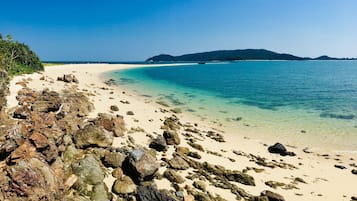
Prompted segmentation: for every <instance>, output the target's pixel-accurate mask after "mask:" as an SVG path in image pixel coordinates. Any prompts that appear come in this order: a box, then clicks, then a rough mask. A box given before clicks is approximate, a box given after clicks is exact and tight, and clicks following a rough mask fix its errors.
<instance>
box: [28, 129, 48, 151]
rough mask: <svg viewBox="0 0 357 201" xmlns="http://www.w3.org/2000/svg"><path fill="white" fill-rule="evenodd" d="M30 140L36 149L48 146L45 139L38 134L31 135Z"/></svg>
mask: <svg viewBox="0 0 357 201" xmlns="http://www.w3.org/2000/svg"><path fill="white" fill-rule="evenodd" d="M30 140H31V141H32V142H33V143H34V145H35V147H36V148H37V149H42V148H45V147H47V146H49V141H48V139H47V137H46V136H44V135H42V134H41V133H38V132H34V133H33V134H32V135H31V137H30Z"/></svg>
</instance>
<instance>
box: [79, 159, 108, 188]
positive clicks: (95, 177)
mask: <svg viewBox="0 0 357 201" xmlns="http://www.w3.org/2000/svg"><path fill="white" fill-rule="evenodd" d="M72 170H73V173H74V174H75V175H77V176H78V177H79V179H81V181H83V182H84V183H86V184H90V185H96V184H99V183H101V182H103V179H104V172H103V170H102V168H101V167H100V163H99V162H98V161H97V160H96V159H95V157H94V156H93V155H92V154H88V155H85V156H84V158H83V159H80V160H78V161H77V162H74V163H73V164H72Z"/></svg>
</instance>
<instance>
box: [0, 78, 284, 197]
mask: <svg viewBox="0 0 357 201" xmlns="http://www.w3.org/2000/svg"><path fill="white" fill-rule="evenodd" d="M0 75H1V74H0ZM62 78H63V79H62ZM62 78H61V79H60V80H62V81H65V82H74V81H73V79H74V78H75V77H74V76H68V75H64V76H63V77H62ZM3 90H4V89H3ZM0 95H1V94H0ZM0 98H1V97H0ZM17 100H18V102H19V104H18V106H17V107H16V108H15V109H14V112H13V113H12V114H11V116H12V117H13V119H11V118H7V117H6V115H4V113H3V112H2V113H1V114H3V115H0V118H1V119H0V120H1V121H0V122H6V125H4V126H2V127H0V131H1V133H0V160H1V162H0V167H1V168H0V186H1V191H0V200H73V201H75V200H82V201H87V200H88V201H89V200H96V201H109V200H138V201H176V200H177V201H181V200H186V201H189V200H205V201H210V200H212V201H214V200H217V201H222V200H224V199H223V198H221V197H220V196H219V195H215V194H213V193H212V192H210V191H209V190H208V189H209V188H208V186H214V187H216V188H222V189H229V190H230V191H231V192H232V193H233V194H234V195H235V196H236V199H237V200H241V199H245V200H252V201H253V200H284V198H282V197H281V196H280V195H278V194H275V193H273V192H270V191H264V192H262V194H261V195H259V196H254V195H251V194H249V193H247V192H246V191H245V190H243V189H242V188H240V187H239V186H238V185H237V184H236V183H239V184H240V185H245V186H255V179H254V178H253V177H252V176H251V175H249V174H248V173H246V172H244V171H240V170H235V169H227V168H225V167H223V166H220V165H215V164H210V163H208V162H202V161H200V160H198V159H200V158H201V154H202V153H204V152H207V153H209V151H208V150H206V149H205V148H203V146H202V145H200V144H199V143H197V140H196V139H195V138H194V137H193V136H192V135H191V134H188V133H195V134H197V135H200V136H201V137H207V138H210V139H212V140H215V141H217V142H224V139H223V136H222V135H221V134H218V133H216V132H213V131H209V132H207V134H206V135H204V134H202V133H200V131H199V130H198V129H194V128H186V129H185V130H184V129H183V125H182V124H181V123H180V121H179V119H178V118H177V117H176V116H171V117H168V118H166V119H165V120H164V121H163V125H162V129H163V132H162V134H160V135H157V136H156V137H152V138H151V141H150V143H149V145H148V146H146V147H145V146H139V145H135V142H134V140H133V138H132V137H131V136H126V135H125V133H126V129H125V122H124V119H123V117H122V116H119V115H116V116H114V115H110V114H105V113H100V114H98V115H97V117H95V118H88V114H89V112H90V111H92V110H93V104H92V103H90V102H89V100H88V98H87V96H86V95H85V94H84V93H81V92H77V91H76V90H72V89H71V90H63V91H62V92H60V93H59V92H55V91H50V90H48V89H44V90H42V91H34V90H31V89H29V88H26V87H24V88H23V89H21V90H20V91H19V92H18V96H17ZM116 109H119V108H116ZM116 109H115V110H116ZM183 130H184V131H185V132H186V134H185V135H182V133H181V132H182V131H183ZM180 136H186V138H183V137H182V139H181V138H180ZM116 137H127V138H128V139H129V140H128V141H130V143H129V142H128V146H122V147H113V142H114V140H115V138H116ZM185 143H186V144H187V146H186V145H185ZM182 144H184V145H182ZM189 147H190V148H189ZM150 148H151V149H150ZM168 150H176V152H173V153H172V154H171V156H170V155H169V154H167V153H168ZM160 152H161V153H160ZM158 153H160V154H162V156H163V157H162V160H161V161H159V160H158V159H157V155H158ZM166 154H167V155H166ZM254 160H257V161H258V159H256V158H254ZM262 161H264V160H263V159H262ZM264 164H265V163H264ZM266 164H267V165H268V163H266ZM275 165H276V164H275ZM160 168H163V169H161V170H162V171H159V169H160ZM188 170H190V171H192V172H191V173H190V174H189V175H188V176H186V177H183V175H181V172H182V171H188ZM160 172H161V173H162V172H163V173H162V175H161V173H160ZM109 176H112V178H114V183H113V186H109V187H108V186H107V185H106V184H105V182H104V180H105V178H106V177H109ZM159 178H164V179H167V180H168V181H169V182H171V184H172V187H173V188H171V189H170V190H168V189H162V190H159V189H158V188H157V187H156V185H155V179H159ZM188 180H189V181H190V182H192V186H187V185H186V184H185V183H186V182H187V181H188ZM180 185H181V186H180ZM183 185H185V186H183ZM172 189H174V190H172Z"/></svg>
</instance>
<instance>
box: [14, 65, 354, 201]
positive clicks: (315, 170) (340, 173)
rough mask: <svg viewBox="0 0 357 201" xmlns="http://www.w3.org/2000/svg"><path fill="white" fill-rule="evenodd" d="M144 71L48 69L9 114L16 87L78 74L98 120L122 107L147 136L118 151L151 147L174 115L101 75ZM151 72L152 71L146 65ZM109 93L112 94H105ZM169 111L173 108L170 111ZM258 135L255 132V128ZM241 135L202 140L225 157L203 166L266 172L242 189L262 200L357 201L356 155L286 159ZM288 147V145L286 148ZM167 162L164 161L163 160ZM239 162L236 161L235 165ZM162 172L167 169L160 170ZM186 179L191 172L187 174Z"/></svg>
mask: <svg viewBox="0 0 357 201" xmlns="http://www.w3.org/2000/svg"><path fill="white" fill-rule="evenodd" d="M138 66H142V65H127V64H76V65H61V66H50V67H46V68H45V72H43V73H41V74H38V73H35V74H31V75H24V76H18V77H15V78H14V79H13V80H12V81H11V84H10V91H11V94H10V95H9V97H8V108H9V110H11V109H10V108H12V107H15V106H16V105H17V101H16V98H15V97H16V93H17V91H18V90H19V89H20V88H21V87H20V86H19V85H16V82H18V81H21V80H23V79H28V78H31V79H30V82H29V84H28V87H30V88H34V89H37V90H42V89H43V88H49V89H51V90H57V91H59V90H61V89H64V88H66V87H70V86H73V85H76V84H66V83H64V82H59V81H56V79H57V77H58V76H62V75H63V74H73V75H75V76H76V77H77V78H78V80H79V84H77V87H78V89H79V90H86V91H88V92H91V93H93V94H94V96H90V100H91V101H92V102H93V103H94V105H95V110H94V111H93V112H92V113H91V114H90V116H91V117H95V116H96V115H97V113H102V112H107V113H110V112H111V111H110V106H111V105H117V106H118V107H119V111H118V112H114V114H119V115H122V116H124V120H125V122H126V125H127V128H128V130H130V129H131V128H142V129H144V131H145V132H134V133H130V134H129V133H128V134H126V136H124V137H122V138H116V139H115V141H114V146H118V147H119V146H121V143H125V142H126V140H127V136H128V135H130V136H132V137H133V138H134V139H135V142H136V144H139V145H142V146H146V147H147V146H148V144H149V138H148V137H146V133H149V134H155V133H157V134H162V132H163V131H162V130H161V129H160V127H161V126H162V123H163V122H162V120H164V119H165V117H169V116H171V115H172V114H173V113H171V112H166V113H162V112H161V111H160V108H164V107H163V106H161V105H159V104H157V103H155V101H153V99H150V98H148V97H144V96H139V95H137V94H135V93H134V92H130V91H128V90H127V89H125V87H123V86H115V87H114V86H110V87H108V86H107V85H106V84H104V82H103V81H104V80H103V79H104V78H102V77H101V74H102V73H104V72H107V71H113V70H120V69H125V68H135V67H138ZM146 66H149V65H146ZM42 76H45V79H44V80H40V77H42ZM103 88H109V89H103ZM121 100H122V101H129V103H130V104H124V103H122V102H120V101H121ZM164 109H168V108H164ZM127 111H133V112H134V115H127V114H126V112H127ZM177 116H178V117H179V118H180V121H181V122H182V123H184V124H185V123H190V124H192V125H193V124H194V123H197V124H198V127H197V128H199V129H200V130H202V131H208V130H214V129H218V130H219V129H221V128H220V127H217V126H216V125H214V124H212V123H211V122H208V121H205V120H201V119H199V118H195V117H192V115H189V114H185V113H182V114H178V115H177ZM251 129H254V128H251ZM243 136H244V135H243V134H242V133H241V132H240V131H237V132H232V131H230V132H225V133H224V138H225V140H226V142H225V143H219V142H216V141H214V140H212V139H210V138H202V141H199V142H198V143H199V144H201V145H202V146H203V147H204V148H205V150H210V151H215V152H218V153H220V154H222V156H221V157H218V156H215V155H212V154H207V152H200V151H199V154H200V155H201V156H202V159H201V161H208V162H209V163H212V164H218V165H222V166H224V167H226V168H227V169H234V170H243V169H245V168H246V167H255V168H263V169H264V171H263V172H261V173H256V172H255V171H253V170H251V171H248V174H250V175H252V176H253V177H254V178H255V182H256V186H245V185H242V184H238V183H237V185H238V186H239V187H241V188H243V189H245V190H246V191H248V192H249V193H251V194H254V195H259V194H260V192H262V191H263V190H271V191H273V192H276V193H279V194H281V195H283V196H284V197H285V199H286V200H289V201H292V200H333V201H335V200H350V199H351V196H356V195H357V190H356V185H357V175H353V174H352V173H351V170H352V169H357V167H353V165H350V164H353V163H355V164H356V163H357V162H356V161H355V160H356V154H353V153H342V154H340V155H338V154H336V153H333V152H330V153H305V152H303V151H302V149H303V147H288V149H289V150H290V151H294V152H295V153H296V154H297V156H295V157H288V156H287V157H282V156H280V155H275V154H270V153H269V152H268V151H267V145H272V144H274V143H275V142H272V141H266V140H265V141H264V142H261V141H259V140H251V139H247V138H245V137H243ZM183 138H184V137H183V136H181V141H182V146H186V147H189V148H190V149H192V148H191V147H190V146H189V145H187V144H186V141H185V140H182V139H183ZM282 143H284V142H282ZM173 149H174V148H172V147H171V148H170V149H169V150H168V152H167V153H166V155H169V154H171V153H172V152H173V151H174V150H173ZM233 150H235V151H240V152H242V153H246V154H253V155H256V156H261V157H265V158H267V159H268V161H271V160H276V161H278V162H285V163H289V164H291V165H294V166H295V167H297V169H292V170H291V169H283V168H273V169H272V168H267V167H262V166H259V165H257V164H256V163H255V162H252V161H250V159H249V158H248V157H246V156H238V155H236V154H234V153H233ZM321 154H328V155H329V156H321ZM157 158H158V159H159V158H161V156H157ZM229 158H230V159H234V162H233V160H230V159H229ZM335 164H340V165H343V166H345V167H347V169H344V170H341V169H338V168H335V167H334V165H335ZM160 171H161V172H162V171H163V169H161V170H160ZM181 173H182V174H183V175H185V174H187V171H186V172H181ZM296 177H299V178H302V179H303V180H304V181H306V184H305V183H298V184H296V185H295V186H296V187H297V188H298V189H290V190H283V189H281V188H279V187H278V188H277V189H273V188H271V187H269V186H267V185H265V184H264V183H265V182H266V181H278V182H283V183H286V184H290V183H292V181H293V179H294V178H296ZM113 181H114V178H112V177H111V176H110V175H108V177H107V178H106V183H107V184H108V186H109V188H110V187H111V185H112V183H113ZM156 183H157V185H158V187H159V188H171V187H170V183H169V182H168V181H167V180H166V179H162V180H159V181H156ZM185 184H187V185H192V181H190V180H186V183H185ZM208 190H209V191H210V192H212V193H218V194H220V195H221V196H222V197H223V198H226V199H227V200H235V196H234V195H233V194H232V193H230V191H228V190H223V189H218V188H215V187H213V186H208Z"/></svg>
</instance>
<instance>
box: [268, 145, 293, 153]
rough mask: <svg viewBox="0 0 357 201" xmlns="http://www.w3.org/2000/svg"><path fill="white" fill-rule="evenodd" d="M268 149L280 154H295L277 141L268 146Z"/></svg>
mask: <svg viewBox="0 0 357 201" xmlns="http://www.w3.org/2000/svg"><path fill="white" fill-rule="evenodd" d="M268 151H269V152H270V153H274V154H280V155H281V156H295V155H296V154H295V153H294V152H289V151H287V150H286V148H285V146H284V145H283V144H281V143H279V142H277V143H275V144H274V145H272V146H270V147H268Z"/></svg>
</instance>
